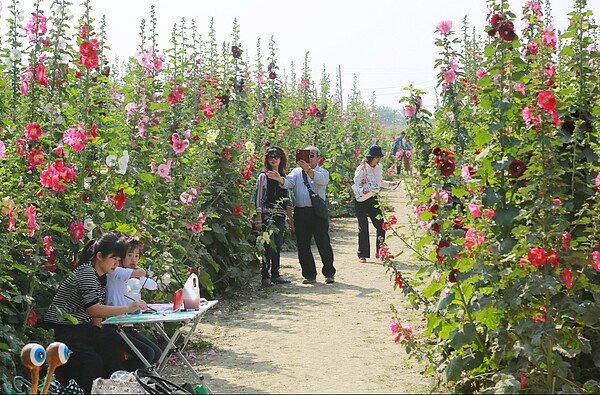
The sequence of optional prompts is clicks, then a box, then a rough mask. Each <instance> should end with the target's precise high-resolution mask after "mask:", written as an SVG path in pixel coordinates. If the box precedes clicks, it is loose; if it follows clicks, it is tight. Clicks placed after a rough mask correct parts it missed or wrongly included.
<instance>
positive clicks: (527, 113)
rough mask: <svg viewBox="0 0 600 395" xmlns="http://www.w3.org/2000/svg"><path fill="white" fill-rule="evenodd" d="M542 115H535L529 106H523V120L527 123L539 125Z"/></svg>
mask: <svg viewBox="0 0 600 395" xmlns="http://www.w3.org/2000/svg"><path fill="white" fill-rule="evenodd" d="M541 119H542V117H541V116H540V115H537V116H536V115H533V112H532V111H531V109H530V108H529V107H525V108H523V120H524V121H525V124H527V125H533V126H534V127H535V126H538V125H539V124H540V120H541Z"/></svg>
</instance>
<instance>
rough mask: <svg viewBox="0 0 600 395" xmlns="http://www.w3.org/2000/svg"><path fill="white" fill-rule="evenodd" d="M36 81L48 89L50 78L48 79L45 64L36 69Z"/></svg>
mask: <svg viewBox="0 0 600 395" xmlns="http://www.w3.org/2000/svg"><path fill="white" fill-rule="evenodd" d="M35 80H36V81H37V82H39V83H40V85H42V86H43V87H44V88H47V87H48V78H47V77H46V65H44V64H43V63H41V64H39V65H38V66H37V67H36V68H35Z"/></svg>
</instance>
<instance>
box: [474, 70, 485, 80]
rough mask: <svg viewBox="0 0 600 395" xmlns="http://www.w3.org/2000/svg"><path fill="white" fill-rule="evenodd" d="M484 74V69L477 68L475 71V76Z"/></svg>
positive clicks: (479, 76) (478, 76)
mask: <svg viewBox="0 0 600 395" xmlns="http://www.w3.org/2000/svg"><path fill="white" fill-rule="evenodd" d="M485 74H486V72H485V69H478V70H477V71H476V72H475V75H477V78H481V77H483V76H484V75H485Z"/></svg>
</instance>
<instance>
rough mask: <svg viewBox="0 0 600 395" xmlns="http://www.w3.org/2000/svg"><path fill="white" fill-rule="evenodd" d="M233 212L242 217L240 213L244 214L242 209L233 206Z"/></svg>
mask: <svg viewBox="0 0 600 395" xmlns="http://www.w3.org/2000/svg"><path fill="white" fill-rule="evenodd" d="M232 211H233V213H234V214H235V215H240V213H241V212H242V208H241V207H240V206H233V209H232Z"/></svg>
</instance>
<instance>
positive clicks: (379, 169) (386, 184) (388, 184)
mask: <svg viewBox="0 0 600 395" xmlns="http://www.w3.org/2000/svg"><path fill="white" fill-rule="evenodd" d="M374 170H375V171H374V172H373V173H374V175H375V181H377V185H379V186H380V187H381V188H393V187H395V186H396V182H392V181H386V180H384V179H383V166H381V163H378V164H377V166H375V169H374Z"/></svg>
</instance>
